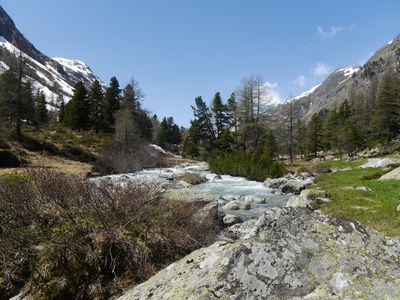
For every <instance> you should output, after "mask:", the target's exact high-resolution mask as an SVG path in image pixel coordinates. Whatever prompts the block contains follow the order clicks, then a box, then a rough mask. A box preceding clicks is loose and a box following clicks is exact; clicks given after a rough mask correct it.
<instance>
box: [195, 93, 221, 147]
mask: <svg viewBox="0 0 400 300" xmlns="http://www.w3.org/2000/svg"><path fill="white" fill-rule="evenodd" d="M195 104H196V106H192V109H193V114H194V117H195V118H196V120H197V122H198V126H199V131H200V137H201V139H202V140H204V141H207V144H208V147H211V146H212V145H211V143H212V142H213V141H214V140H215V138H216V134H215V131H214V127H213V124H212V113H211V111H210V109H209V108H208V106H207V104H206V103H205V102H204V101H203V99H202V98H201V96H199V97H196V99H195Z"/></svg>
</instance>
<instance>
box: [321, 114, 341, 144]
mask: <svg viewBox="0 0 400 300" xmlns="http://www.w3.org/2000/svg"><path fill="white" fill-rule="evenodd" d="M338 133H339V114H338V113H337V112H336V109H333V110H331V111H330V112H329V113H328V115H327V116H326V119H325V122H324V137H323V145H324V148H325V149H327V150H338V148H339V141H338Z"/></svg>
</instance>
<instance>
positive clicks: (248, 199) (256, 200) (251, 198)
mask: <svg viewBox="0 0 400 300" xmlns="http://www.w3.org/2000/svg"><path fill="white" fill-rule="evenodd" d="M239 199H240V200H241V201H244V202H247V203H251V204H263V203H265V198H262V197H257V196H242V197H240V198H239Z"/></svg>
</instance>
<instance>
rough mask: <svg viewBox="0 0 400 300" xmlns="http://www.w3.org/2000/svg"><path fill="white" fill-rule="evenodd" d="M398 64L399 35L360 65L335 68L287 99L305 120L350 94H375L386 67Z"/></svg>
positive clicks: (279, 108) (393, 66) (390, 68)
mask: <svg viewBox="0 0 400 300" xmlns="http://www.w3.org/2000/svg"><path fill="white" fill-rule="evenodd" d="M399 65H400V34H399V35H397V36H396V37H394V38H393V40H391V41H390V42H388V43H387V44H385V45H384V46H382V47H381V48H379V49H378V50H377V51H376V52H375V53H374V54H373V55H372V56H371V57H370V58H369V59H368V60H367V62H366V63H365V64H364V65H362V66H358V65H352V66H347V67H342V68H338V69H336V70H335V71H333V72H332V73H331V74H329V75H328V76H327V77H326V79H325V80H324V81H322V82H321V83H320V84H319V85H318V86H316V87H314V88H313V89H312V90H310V91H307V92H303V93H301V94H300V95H298V96H296V97H293V98H292V99H290V100H291V101H294V103H295V105H296V106H297V108H298V110H299V112H300V115H301V116H303V117H304V118H305V120H306V121H308V120H310V119H311V116H312V115H313V114H314V113H320V112H321V111H324V110H329V109H332V108H333V107H334V106H336V105H339V104H340V103H342V102H343V101H344V100H346V99H347V100H350V101H351V100H352V96H353V95H365V94H366V93H368V92H371V94H372V97H375V96H376V93H377V86H378V83H379V80H380V78H381V77H382V75H383V74H384V73H385V72H386V71H388V70H392V71H397V69H398V68H399ZM290 100H289V101H290ZM285 106H286V104H285V103H284V104H281V105H278V106H277V107H275V108H273V111H274V112H276V113H277V114H281V113H282V111H283V109H284V108H285Z"/></svg>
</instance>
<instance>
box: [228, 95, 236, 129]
mask: <svg viewBox="0 0 400 300" xmlns="http://www.w3.org/2000/svg"><path fill="white" fill-rule="evenodd" d="M227 109H228V120H229V125H230V127H231V128H233V129H234V130H235V132H236V131H237V125H238V117H237V113H238V104H237V102H236V95H235V93H232V94H231V95H230V96H229V98H228V101H227Z"/></svg>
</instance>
